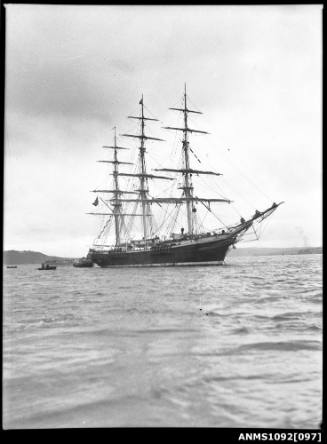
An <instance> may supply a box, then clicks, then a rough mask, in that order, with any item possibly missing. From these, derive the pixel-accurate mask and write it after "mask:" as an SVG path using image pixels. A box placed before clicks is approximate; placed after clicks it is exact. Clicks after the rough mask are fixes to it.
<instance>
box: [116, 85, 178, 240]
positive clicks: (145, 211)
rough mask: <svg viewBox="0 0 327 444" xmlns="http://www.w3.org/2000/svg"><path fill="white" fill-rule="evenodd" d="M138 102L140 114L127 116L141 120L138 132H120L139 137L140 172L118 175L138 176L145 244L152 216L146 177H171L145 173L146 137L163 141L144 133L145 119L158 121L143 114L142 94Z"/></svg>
mask: <svg viewBox="0 0 327 444" xmlns="http://www.w3.org/2000/svg"><path fill="white" fill-rule="evenodd" d="M139 104H140V105H141V109H140V116H128V118H129V119H137V120H140V121H141V132H140V134H139V135H135V134H122V136H125V137H135V138H138V139H140V146H139V171H140V173H138V174H127V173H126V174H125V173H121V174H120V175H123V176H137V177H139V183H140V188H139V190H137V191H138V192H139V202H141V205H142V225H143V237H144V242H145V244H146V240H147V238H148V236H149V229H148V218H150V217H152V213H151V210H150V205H149V201H150V199H149V197H148V193H149V188H148V179H168V180H171V178H169V177H165V176H157V175H153V174H147V170H146V162H145V153H146V147H145V141H146V140H148V139H149V140H156V141H163V140H162V139H158V138H157V137H149V136H146V135H145V121H146V120H151V121H155V122H158V119H152V118H150V117H145V116H144V103H143V94H142V98H141V100H140V101H139ZM121 200H123V199H121ZM123 201H125V202H126V201H128V200H127V199H126V200H125V199H124V200H123ZM130 201H132V200H130ZM145 247H146V245H145Z"/></svg>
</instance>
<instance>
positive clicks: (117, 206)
mask: <svg viewBox="0 0 327 444" xmlns="http://www.w3.org/2000/svg"><path fill="white" fill-rule="evenodd" d="M114 130H115V135H114V172H113V176H114V199H113V207H114V209H113V213H114V218H115V233H116V245H119V244H120V226H119V222H120V212H121V211H120V209H121V205H122V204H121V202H119V200H118V199H119V194H120V189H119V184H118V158H117V130H116V127H114Z"/></svg>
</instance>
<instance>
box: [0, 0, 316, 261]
mask: <svg viewBox="0 0 327 444" xmlns="http://www.w3.org/2000/svg"><path fill="white" fill-rule="evenodd" d="M321 9H322V8H321V6H319V5H315V6H314V5H312V6H308V5H291V6H244V7H243V6H181V7H180V6H152V7H149V6H62V5H53V6H52V5H46V6H42V5H30V6H28V5H27V6H26V5H9V6H7V8H6V90H5V199H4V206H5V208H4V210H5V218H4V244H5V249H17V250H27V249H30V250H37V251H42V252H44V253H46V254H56V255H62V256H82V255H85V254H86V253H87V250H88V247H89V246H90V244H91V243H92V241H93V240H94V238H95V235H96V231H97V229H98V222H97V221H96V220H95V218H94V217H92V216H88V215H86V214H85V213H86V212H87V211H92V208H91V207H92V205H91V203H92V201H93V200H94V195H93V194H91V193H90V192H89V191H90V190H92V189H94V188H95V187H97V186H99V185H105V184H106V181H108V176H106V173H105V171H106V170H105V167H104V166H103V165H101V164H99V163H96V160H99V159H104V158H109V157H108V154H109V153H108V152H106V153H104V152H103V151H104V150H101V146H102V145H103V144H109V143H110V142H112V128H113V126H115V125H117V127H118V131H119V132H126V131H133V130H135V129H134V127H133V125H134V122H131V121H130V120H127V119H126V116H127V115H130V114H133V113H137V112H138V102H139V100H140V97H141V94H142V93H143V94H144V101H145V105H146V107H147V110H148V112H149V113H151V115H152V116H154V117H158V118H159V119H160V121H161V122H160V123H159V124H154V125H151V129H149V133H150V134H152V135H153V136H157V137H161V138H165V139H166V140H167V143H165V144H160V145H159V144H158V145H159V146H158V145H157V144H153V145H151V147H149V155H151V156H153V159H154V161H155V162H157V164H156V163H154V164H153V165H152V166H153V167H156V166H158V164H160V165H162V164H165V166H174V164H175V163H176V161H175V159H174V158H173V157H171V158H170V159H168V157H169V155H171V153H172V150H171V146H172V143H173V138H172V136H174V135H166V134H165V132H164V130H163V129H162V128H161V127H162V126H163V125H162V124H166V125H167V124H176V116H175V115H174V114H173V112H172V111H168V107H170V106H176V105H178V104H179V103H180V100H181V98H182V94H183V88H184V82H186V83H187V88H188V95H189V97H190V98H191V100H192V105H193V107H195V109H199V110H201V111H202V112H203V113H204V114H203V116H199V117H197V118H194V119H192V125H193V127H195V128H200V129H203V130H207V131H209V132H210V135H208V136H205V137H200V136H196V137H195V138H194V144H193V145H192V146H193V147H194V151H195V152H196V155H197V156H199V157H200V158H201V159H202V168H203V169H205V168H211V169H215V170H217V171H219V172H221V173H223V174H224V176H222V177H221V178H217V179H216V180H217V181H218V182H217V183H218V184H219V187H221V190H222V192H223V193H224V194H225V195H226V196H227V197H229V198H231V199H232V200H233V201H234V203H233V205H234V206H235V208H236V209H237V211H238V212H239V213H240V214H242V215H244V216H245V217H247V216H250V215H251V214H252V213H253V211H254V210H255V209H256V208H258V209H264V208H265V207H268V206H270V205H271V203H272V202H273V201H276V202H277V201H281V200H284V201H285V204H284V205H282V206H281V207H280V208H279V209H278V210H277V211H276V212H275V214H274V215H273V216H272V217H271V219H270V220H269V224H268V225H267V227H266V228H265V231H264V233H263V236H262V238H261V240H260V241H259V242H257V243H251V244H247V245H246V246H271V247H280V246H285V247H292V246H305V245H308V246H319V245H321V242H322V208H321V207H322V205H321V200H322V162H321V157H322V146H321V132H322V131H321V127H322V112H321V107H322V61H321V59H322V29H321V15H322V14H321ZM193 121H194V123H193ZM121 143H124V144H125V145H126V144H127V145H128V146H130V147H131V148H133V149H132V150H131V153H129V154H128V155H125V154H124V156H122V157H124V160H130V159H132V158H133V156H134V158H135V149H136V145H135V143H134V144H133V142H130V141H129V140H127V139H126V140H124V141H121ZM170 144H171V145H170ZM169 146H170V147H169ZM103 156H107V157H103ZM128 156H130V157H128ZM193 161H194V159H193ZM149 162H150V163H151V159H150V160H149ZM193 166H194V167H196V166H199V164H198V165H196V164H195V163H193ZM219 181H220V182H219ZM152 194H155V193H152ZM202 194H203V193H202ZM211 197H214V196H213V195H212V194H211ZM93 208H94V207H93ZM221 211H222V212H224V211H225V210H223V209H222V210H221ZM218 213H219V210H218ZM235 220H236V221H237V220H238V214H237V213H235Z"/></svg>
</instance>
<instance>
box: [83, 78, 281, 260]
mask: <svg viewBox="0 0 327 444" xmlns="http://www.w3.org/2000/svg"><path fill="white" fill-rule="evenodd" d="M139 105H140V115H138V116H128V117H129V118H131V119H136V120H138V121H139V123H140V133H139V134H122V136H124V137H129V138H134V139H138V141H139V147H138V159H137V169H136V172H122V171H121V170H120V166H125V165H131V164H132V163H131V162H124V161H121V160H119V159H118V152H120V151H122V150H126V149H128V148H126V147H123V146H120V145H118V144H117V134H116V129H115V134H114V143H113V145H111V146H104V147H103V148H105V149H111V150H113V160H100V161H99V162H104V163H110V164H112V165H113V171H112V173H111V174H112V176H113V186H112V188H111V189H96V190H93V192H94V193H97V197H96V199H95V201H94V202H93V205H95V206H98V205H99V204H100V203H101V206H103V207H104V208H105V210H104V211H102V212H101V211H97V212H91V213H88V214H92V215H99V216H102V217H103V218H104V222H103V226H102V227H101V230H100V233H99V235H98V237H97V239H96V240H95V242H94V244H93V246H92V247H91V248H90V250H89V252H88V256H87V257H88V259H90V260H92V261H93V262H94V263H95V264H97V265H99V266H100V267H114V266H155V265H157V266H166V265H171V266H174V265H216V264H217V265H218V264H222V263H223V262H224V259H225V256H226V253H227V251H228V249H229V248H230V247H232V246H234V245H235V244H236V243H237V242H238V241H239V240H240V239H241V238H242V237H243V235H244V234H245V233H246V232H247V231H248V230H249V229H250V228H251V227H253V225H254V224H257V223H260V222H262V221H263V220H264V219H266V218H267V217H268V216H270V215H271V214H272V213H273V212H274V211H275V210H276V209H277V207H278V206H279V205H280V204H281V203H282V202H280V203H278V204H277V203H273V204H272V205H271V206H270V207H269V208H267V209H265V210H264V211H261V212H259V211H256V212H255V213H254V215H253V216H252V217H250V218H248V219H244V218H243V217H242V218H241V220H240V222H238V223H236V224H233V225H231V226H225V227H224V229H221V227H217V228H216V229H213V230H210V231H208V230H202V231H201V230H200V231H199V229H197V227H196V224H195V221H196V212H197V208H196V205H197V204H199V203H201V204H202V205H203V206H204V207H205V209H206V210H207V211H209V212H212V208H211V204H214V203H226V204H228V203H231V201H230V200H229V199H226V198H221V197H219V198H218V197H215V198H207V197H198V196H197V195H196V194H195V190H194V185H193V181H192V178H193V176H194V175H195V176H198V175H215V176H220V175H221V173H218V172H215V171H206V170H200V169H195V168H192V167H191V162H190V152H193V151H192V148H191V147H190V142H189V138H190V134H192V133H199V134H207V132H206V131H202V130H201V131H200V130H198V129H193V128H190V126H189V114H202V113H201V112H199V111H196V110H192V109H190V108H189V107H188V96H187V94H186V86H185V89H184V95H183V105H182V106H181V107H180V108H179V107H175V108H169V109H171V110H174V111H177V112H179V113H182V116H183V125H182V126H181V127H170V126H168V127H164V128H165V129H168V130H173V131H180V132H182V141H181V151H182V159H183V162H182V168H179V169H178V168H174V167H167V168H156V169H154V171H155V172H156V173H155V174H153V173H149V172H148V171H147V164H146V143H147V141H155V142H157V141H160V142H161V141H163V140H162V139H160V138H157V137H150V136H149V135H146V134H145V126H146V123H147V122H151V121H158V120H157V119H154V118H152V117H149V116H145V112H144V101H143V95H142V98H141V100H140V102H139ZM158 172H159V173H160V174H158ZM167 173H173V174H176V175H179V178H180V179H182V181H181V182H182V183H181V184H180V186H179V187H178V189H180V190H181V195H180V196H173V197H170V196H162V197H151V195H150V193H149V182H150V181H152V180H164V181H172V180H175V179H174V177H171V176H167ZM163 174H166V175H163ZM122 177H125V178H130V179H131V178H132V179H133V180H136V181H137V183H138V185H137V187H136V188H134V189H122V188H120V178H122ZM125 180H126V179H125ZM125 188H128V187H125ZM108 194H109V195H111V196H112V197H111V199H109V200H105V198H103V197H101V196H103V195H108ZM126 196H128V197H126ZM131 204H134V206H133V209H132V210H127V208H130V205H131ZM155 204H157V205H159V206H160V207H162V206H166V205H174V206H175V208H177V210H178V211H179V210H180V209H181V208H183V209H184V211H185V210H186V211H185V213H186V214H185V216H186V222H187V230H185V229H184V228H181V230H180V232H179V233H177V234H176V233H173V232H172V233H170V235H168V236H164V237H163V236H160V235H158V233H156V232H155V230H154V229H153V217H154V215H153V213H152V206H153V205H155ZM135 218H137V219H140V221H141V226H142V229H143V233H142V234H143V236H142V237H141V238H140V235H139V238H135V237H133V235H132V233H131V226H132V223H130V222H129V221H130V220H132V221H133V220H135ZM112 222H113V223H114V234H115V241H114V242H112V243H107V241H106V240H105V237H104V236H103V234H104V233H106V232H108V227H111V225H112Z"/></svg>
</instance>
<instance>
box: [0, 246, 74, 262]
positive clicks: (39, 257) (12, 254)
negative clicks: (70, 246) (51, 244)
mask: <svg viewBox="0 0 327 444" xmlns="http://www.w3.org/2000/svg"><path fill="white" fill-rule="evenodd" d="M46 261H51V262H55V263H57V264H59V263H60V264H65V263H71V262H72V261H73V259H72V258H67V257H59V256H47V255H46V254H43V253H40V252H38V251H16V250H8V251H4V253H3V263H4V265H21V264H41V263H42V262H46Z"/></svg>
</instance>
